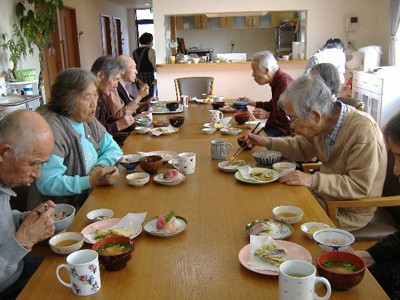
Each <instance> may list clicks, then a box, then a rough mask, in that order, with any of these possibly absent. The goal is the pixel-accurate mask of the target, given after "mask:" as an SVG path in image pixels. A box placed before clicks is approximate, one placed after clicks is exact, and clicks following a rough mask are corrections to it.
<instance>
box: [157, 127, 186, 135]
mask: <svg viewBox="0 0 400 300" xmlns="http://www.w3.org/2000/svg"><path fill="white" fill-rule="evenodd" d="M178 130H179V128H176V127H172V126H169V127H156V128H152V129H150V132H151V134H152V135H155V136H159V135H163V134H171V133H175V132H177V131H178Z"/></svg>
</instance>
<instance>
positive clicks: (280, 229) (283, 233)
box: [246, 219, 293, 240]
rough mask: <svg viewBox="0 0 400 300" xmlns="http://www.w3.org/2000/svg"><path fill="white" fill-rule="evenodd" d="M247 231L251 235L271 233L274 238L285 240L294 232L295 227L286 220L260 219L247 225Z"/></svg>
mask: <svg viewBox="0 0 400 300" xmlns="http://www.w3.org/2000/svg"><path fill="white" fill-rule="evenodd" d="M246 232H247V233H248V234H249V235H250V234H251V235H271V237H272V238H273V239H274V240H283V239H286V238H288V237H289V236H291V235H292V233H293V227H292V226H291V225H290V224H288V223H285V222H281V221H276V220H270V219H260V220H255V221H253V222H250V223H248V224H247V225H246Z"/></svg>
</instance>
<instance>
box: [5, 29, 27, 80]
mask: <svg viewBox="0 0 400 300" xmlns="http://www.w3.org/2000/svg"><path fill="white" fill-rule="evenodd" d="M1 38H2V40H3V44H1V47H2V48H3V50H8V52H9V53H10V61H11V62H12V63H13V68H12V70H11V73H12V76H13V77H14V78H16V74H15V71H16V70H17V66H18V62H19V61H20V59H21V56H23V57H25V58H26V56H27V54H28V53H30V54H32V53H33V49H32V47H30V45H29V44H27V43H26V42H25V39H24V37H23V35H22V33H21V30H20V29H19V28H18V26H17V25H16V24H14V25H13V31H12V36H11V37H10V38H9V39H8V40H7V34H5V33H2V34H1Z"/></svg>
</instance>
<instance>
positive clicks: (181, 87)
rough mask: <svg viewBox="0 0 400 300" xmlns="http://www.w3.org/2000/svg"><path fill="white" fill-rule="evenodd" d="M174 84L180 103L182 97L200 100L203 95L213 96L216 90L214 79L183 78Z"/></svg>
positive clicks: (175, 80)
mask: <svg viewBox="0 0 400 300" xmlns="http://www.w3.org/2000/svg"><path fill="white" fill-rule="evenodd" d="M174 82H175V91H176V98H177V100H178V101H179V100H180V98H181V95H188V96H190V97H196V98H199V99H200V98H203V96H202V94H212V93H213V89H214V77H183V78H176V79H174Z"/></svg>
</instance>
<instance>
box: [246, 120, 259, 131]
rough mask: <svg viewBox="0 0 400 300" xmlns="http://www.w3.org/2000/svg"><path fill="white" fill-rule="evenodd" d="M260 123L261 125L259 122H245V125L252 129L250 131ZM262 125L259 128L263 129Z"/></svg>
mask: <svg viewBox="0 0 400 300" xmlns="http://www.w3.org/2000/svg"><path fill="white" fill-rule="evenodd" d="M258 123H260V122H259V121H247V122H244V124H246V126H247V128H250V129H253V128H254V127H256V125H257V124H258ZM260 125H261V124H260ZM260 125H259V128H262V127H260Z"/></svg>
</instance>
